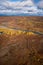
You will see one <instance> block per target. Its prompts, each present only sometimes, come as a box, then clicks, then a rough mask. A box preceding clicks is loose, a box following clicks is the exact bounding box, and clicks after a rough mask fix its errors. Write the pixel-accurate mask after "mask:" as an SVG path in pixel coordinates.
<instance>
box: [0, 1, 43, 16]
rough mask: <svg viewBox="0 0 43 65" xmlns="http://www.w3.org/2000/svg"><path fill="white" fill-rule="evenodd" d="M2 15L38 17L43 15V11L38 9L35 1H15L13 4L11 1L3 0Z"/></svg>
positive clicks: (0, 11) (0, 4)
mask: <svg viewBox="0 0 43 65" xmlns="http://www.w3.org/2000/svg"><path fill="white" fill-rule="evenodd" d="M39 3H40V2H39ZM39 3H38V6H39ZM41 7H42V6H41ZM0 13H1V14H6V15H16V14H30V15H33V14H35V15H37V14H40V13H43V11H42V10H40V9H38V7H37V5H35V3H34V2H33V0H22V1H16V2H15V1H13V2H12V1H10V0H1V1H0Z"/></svg>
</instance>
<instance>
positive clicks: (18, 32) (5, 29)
mask: <svg viewBox="0 0 43 65" xmlns="http://www.w3.org/2000/svg"><path fill="white" fill-rule="evenodd" d="M0 32H3V33H6V34H9V35H13V34H15V35H20V34H26V35H33V34H34V33H33V32H25V31H21V30H13V29H9V28H0Z"/></svg>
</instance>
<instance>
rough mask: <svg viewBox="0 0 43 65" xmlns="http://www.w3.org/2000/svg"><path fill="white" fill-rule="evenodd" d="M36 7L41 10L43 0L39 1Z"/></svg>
mask: <svg viewBox="0 0 43 65" xmlns="http://www.w3.org/2000/svg"><path fill="white" fill-rule="evenodd" d="M38 7H39V8H41V9H43V0H40V1H39V3H38Z"/></svg>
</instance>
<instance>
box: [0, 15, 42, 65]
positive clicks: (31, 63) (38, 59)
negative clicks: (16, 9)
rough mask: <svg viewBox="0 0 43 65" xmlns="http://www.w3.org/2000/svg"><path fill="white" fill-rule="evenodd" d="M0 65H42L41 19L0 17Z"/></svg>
mask: <svg viewBox="0 0 43 65" xmlns="http://www.w3.org/2000/svg"><path fill="white" fill-rule="evenodd" d="M0 65H43V17H30V16H29V17H21V16H20V17H18V16H12V17H0Z"/></svg>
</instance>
